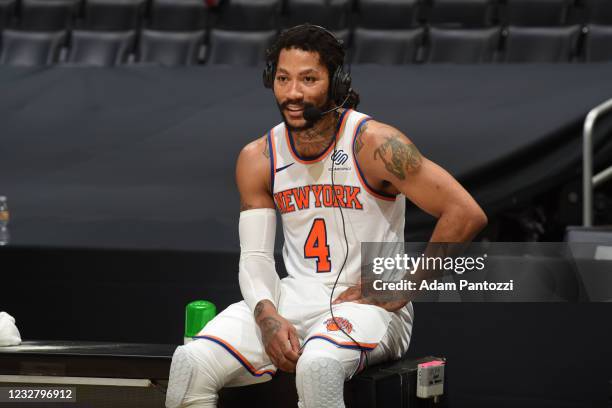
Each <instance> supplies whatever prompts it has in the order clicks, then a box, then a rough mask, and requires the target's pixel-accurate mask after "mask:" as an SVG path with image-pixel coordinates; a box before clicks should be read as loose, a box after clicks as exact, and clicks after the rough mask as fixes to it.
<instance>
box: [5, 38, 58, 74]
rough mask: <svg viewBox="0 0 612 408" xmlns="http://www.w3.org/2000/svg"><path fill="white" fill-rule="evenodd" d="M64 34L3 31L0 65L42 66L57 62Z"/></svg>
mask: <svg viewBox="0 0 612 408" xmlns="http://www.w3.org/2000/svg"><path fill="white" fill-rule="evenodd" d="M65 42H66V32H65V31H57V32H38V31H16V30H4V31H3V32H2V54H0V64H6V65H20V66H43V65H50V64H53V63H56V62H58V61H59V57H60V51H61V48H62V46H63V45H64V44H65Z"/></svg>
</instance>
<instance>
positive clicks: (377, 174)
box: [355, 121, 487, 242]
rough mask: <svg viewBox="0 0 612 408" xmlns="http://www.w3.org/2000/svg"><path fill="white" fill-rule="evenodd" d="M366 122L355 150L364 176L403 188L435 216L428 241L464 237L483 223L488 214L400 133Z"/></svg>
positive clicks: (386, 187)
mask: <svg viewBox="0 0 612 408" xmlns="http://www.w3.org/2000/svg"><path fill="white" fill-rule="evenodd" d="M364 127H365V129H363V128H364ZM364 127H362V130H363V131H362V132H361V133H360V134H359V135H358V137H357V140H356V143H355V151H356V153H357V160H358V161H359V165H360V166H361V168H362V170H363V172H364V175H365V177H366V179H367V180H368V182H369V183H370V185H373V186H374V188H378V189H379V190H382V191H384V192H387V193H390V194H398V193H403V194H404V195H405V196H406V197H407V198H408V199H409V200H411V201H412V202H413V203H415V204H416V205H417V206H418V207H419V208H421V209H422V210H423V211H426V212H427V213H429V214H431V215H432V216H434V217H436V218H437V219H438V222H437V224H436V227H435V229H434V231H433V234H432V236H431V239H430V241H432V242H467V241H471V240H472V239H473V238H474V237H475V236H476V234H478V232H480V231H481V230H482V228H484V226H485V225H486V224H487V217H486V215H485V213H484V212H483V211H482V209H481V208H480V206H479V205H478V204H477V203H476V201H475V200H474V199H473V198H472V196H471V195H470V193H468V192H467V191H466V190H465V189H464V188H463V186H461V184H459V182H458V181H457V180H455V179H454V178H453V176H451V175H450V174H449V173H448V172H447V171H446V170H444V169H443V168H442V167H440V166H438V165H437V164H435V163H434V162H432V161H431V160H428V159H427V158H426V157H424V156H423V155H422V154H421V153H420V152H419V150H418V149H417V147H416V146H415V145H414V143H412V142H411V141H410V139H408V138H407V137H406V136H405V135H404V134H403V133H402V132H400V131H399V130H397V129H395V128H393V127H391V126H388V125H385V124H382V123H380V122H376V121H369V122H367V126H364ZM466 160H469V159H468V158H466Z"/></svg>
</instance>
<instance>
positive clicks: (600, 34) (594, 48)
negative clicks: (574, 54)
mask: <svg viewBox="0 0 612 408" xmlns="http://www.w3.org/2000/svg"><path fill="white" fill-rule="evenodd" d="M584 60H585V61H587V62H603V61H612V26H602V25H594V24H591V25H589V26H588V33H587V35H586V40H585V42H584Z"/></svg>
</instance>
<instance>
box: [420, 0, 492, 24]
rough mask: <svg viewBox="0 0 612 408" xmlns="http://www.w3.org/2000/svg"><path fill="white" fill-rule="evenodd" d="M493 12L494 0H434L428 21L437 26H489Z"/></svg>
mask: <svg viewBox="0 0 612 408" xmlns="http://www.w3.org/2000/svg"><path fill="white" fill-rule="evenodd" d="M493 14H494V2H493V0H432V3H431V7H430V10H429V16H428V21H429V23H430V24H432V25H436V26H442V25H444V26H450V27H487V26H490V25H491V24H492V21H493Z"/></svg>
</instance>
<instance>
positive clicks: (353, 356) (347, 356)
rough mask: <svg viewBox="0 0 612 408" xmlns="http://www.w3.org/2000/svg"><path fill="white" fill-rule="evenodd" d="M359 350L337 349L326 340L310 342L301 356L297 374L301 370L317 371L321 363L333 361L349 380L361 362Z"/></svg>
mask: <svg viewBox="0 0 612 408" xmlns="http://www.w3.org/2000/svg"><path fill="white" fill-rule="evenodd" d="M360 353H361V352H360V351H359V350H353V349H348V348H341V347H337V346H336V345H334V344H331V343H329V342H327V341H324V340H314V341H311V342H309V343H308V344H307V345H306V347H305V348H304V352H303V354H302V355H301V356H300V358H299V360H298V363H297V367H296V374H297V373H298V372H299V371H300V370H305V369H310V370H312V369H315V368H316V367H317V365H318V364H319V365H320V363H317V362H320V361H328V360H333V361H334V363H333V366H334V367H335V366H339V367H341V369H342V373H343V376H344V378H345V379H349V378H350V377H352V376H353V374H354V373H355V370H356V369H357V367H358V365H359V361H360V355H361V354H360Z"/></svg>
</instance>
